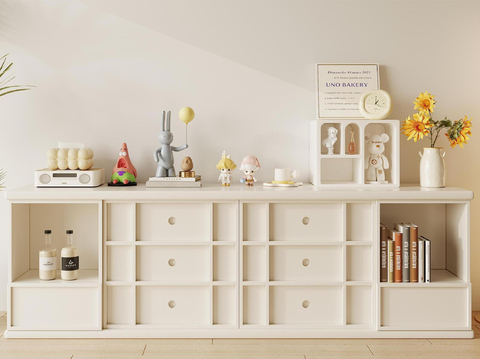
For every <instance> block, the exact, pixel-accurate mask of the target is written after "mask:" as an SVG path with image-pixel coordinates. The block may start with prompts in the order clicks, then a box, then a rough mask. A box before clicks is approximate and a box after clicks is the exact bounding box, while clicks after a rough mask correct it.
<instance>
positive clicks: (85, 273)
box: [12, 269, 101, 287]
mask: <svg viewBox="0 0 480 359" xmlns="http://www.w3.org/2000/svg"><path fill="white" fill-rule="evenodd" d="M100 283H101V281H100V279H99V278H98V270H96V269H80V270H79V271H78V279H77V280H70V281H69V280H62V279H61V275H60V270H57V279H54V280H41V279H40V278H38V270H37V269H30V270H28V271H27V272H25V273H24V274H22V275H21V276H20V277H18V278H17V279H16V280H14V281H13V282H12V287H32V286H37V287H42V286H44V287H85V286H86V285H88V284H92V285H93V286H96V285H98V284H100Z"/></svg>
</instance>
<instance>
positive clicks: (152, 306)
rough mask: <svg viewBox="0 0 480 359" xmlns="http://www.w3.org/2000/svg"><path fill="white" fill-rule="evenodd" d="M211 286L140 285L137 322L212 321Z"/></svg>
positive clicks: (198, 322)
mask: <svg viewBox="0 0 480 359" xmlns="http://www.w3.org/2000/svg"><path fill="white" fill-rule="evenodd" d="M209 298H210V291H209V287H208V286H192V287H173V286H165V287H164V286H159V287H156V286H139V287H137V324H186V325H187V324H205V325H206V324H209V318H210V299H209Z"/></svg>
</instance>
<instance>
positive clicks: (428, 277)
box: [425, 240, 432, 283]
mask: <svg viewBox="0 0 480 359" xmlns="http://www.w3.org/2000/svg"><path fill="white" fill-rule="evenodd" d="M431 281H432V244H431V242H430V241H429V240H427V241H425V283H430V282H431Z"/></svg>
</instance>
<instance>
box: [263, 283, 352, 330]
mask: <svg viewBox="0 0 480 359" xmlns="http://www.w3.org/2000/svg"><path fill="white" fill-rule="evenodd" d="M342 293H343V291H342V287H341V286H283V285H277V286H270V324H302V325H308V324H310V325H314V324H318V325H340V324H342V320H343V317H342V315H343V294H342Z"/></svg>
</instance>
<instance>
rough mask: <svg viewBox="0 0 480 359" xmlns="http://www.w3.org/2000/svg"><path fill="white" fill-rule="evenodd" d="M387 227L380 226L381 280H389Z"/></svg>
mask: <svg viewBox="0 0 480 359" xmlns="http://www.w3.org/2000/svg"><path fill="white" fill-rule="evenodd" d="M387 251H388V248H387V227H385V226H381V227H380V282H387V281H388V257H387V256H388V253H387Z"/></svg>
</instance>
